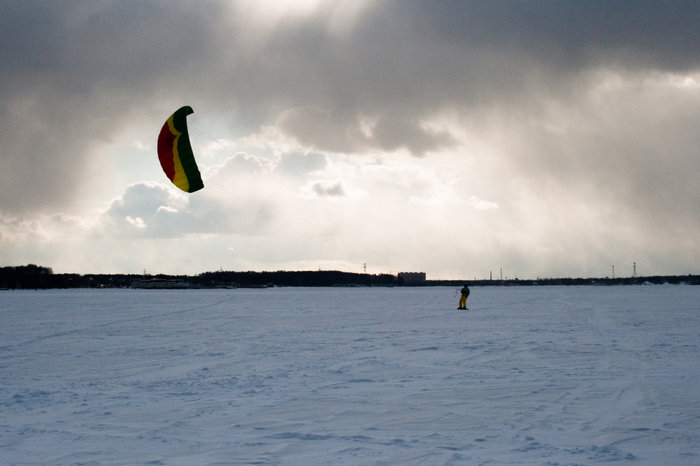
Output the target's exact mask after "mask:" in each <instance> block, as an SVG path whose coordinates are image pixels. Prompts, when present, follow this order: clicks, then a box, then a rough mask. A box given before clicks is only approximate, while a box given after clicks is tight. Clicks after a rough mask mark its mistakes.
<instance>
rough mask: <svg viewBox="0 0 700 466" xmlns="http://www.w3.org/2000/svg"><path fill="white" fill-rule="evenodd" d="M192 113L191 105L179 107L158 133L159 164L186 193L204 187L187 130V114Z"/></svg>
mask: <svg viewBox="0 0 700 466" xmlns="http://www.w3.org/2000/svg"><path fill="white" fill-rule="evenodd" d="M192 113H194V110H192V107H189V106H184V107H180V108H179V109H177V110H176V111H175V113H173V114H172V115H170V118H168V119H167V120H166V121H165V124H164V125H163V128H162V129H161V130H160V135H158V159H160V165H161V167H163V171H164V172H165V174H166V176H167V177H168V178H169V179H170V181H172V182H173V184H174V185H175V186H177V187H178V188H180V189H182V190H183V191H185V192H186V193H193V192H195V191H199V190H200V189H202V188H203V187H204V183H202V177H201V175H200V174H199V168H197V162H195V160H194V154H193V153H192V146H191V145H190V137H189V135H188V132H187V115H191V114H192Z"/></svg>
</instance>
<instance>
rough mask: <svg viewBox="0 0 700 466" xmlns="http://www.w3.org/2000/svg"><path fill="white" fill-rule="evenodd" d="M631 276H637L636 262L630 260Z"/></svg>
mask: <svg viewBox="0 0 700 466" xmlns="http://www.w3.org/2000/svg"><path fill="white" fill-rule="evenodd" d="M632 278H637V263H636V262H632Z"/></svg>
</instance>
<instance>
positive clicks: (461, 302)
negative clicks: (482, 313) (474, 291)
mask: <svg viewBox="0 0 700 466" xmlns="http://www.w3.org/2000/svg"><path fill="white" fill-rule="evenodd" d="M468 297H469V286H467V285H464V287H463V288H462V296H461V297H460V298H459V307H458V308H457V309H466V308H467V298H468Z"/></svg>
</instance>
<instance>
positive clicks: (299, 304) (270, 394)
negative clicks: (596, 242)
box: [0, 286, 700, 465]
mask: <svg viewBox="0 0 700 466" xmlns="http://www.w3.org/2000/svg"><path fill="white" fill-rule="evenodd" d="M455 291H456V290H455V289H452V288H323V289H321V288H277V289H263V290H168V291H166V290H49V291H0V322H2V325H0V463H1V464H3V465H14V464H18V465H19V464H21V465H40V464H41V465H44V464H51V465H69V464H82V465H101V464H109V465H135V464H151V465H218V464H264V465H276V464H280V465H286V464H292V465H312V464H323V465H325V464H333V465H340V464H349V465H375V464H376V465H383V464H387V465H443V464H444V465H449V464H469V465H471V464H516V465H523V464H536V465H542V464H562V465H568V464H600V463H606V464H609V463H624V464H640V465H641V464H644V465H662V464H664V465H666V464H668V465H670V464H674V465H698V464H700V350H699V348H698V345H699V344H700V287H697V286H626V287H623V286H616V287H514V288H495V287H494V288H472V295H471V297H470V298H469V303H468V306H469V308H470V310H469V311H458V310H457V309H456V307H457V300H458V298H457V296H456V294H455Z"/></svg>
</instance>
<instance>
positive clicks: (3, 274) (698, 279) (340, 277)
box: [0, 264, 700, 289]
mask: <svg viewBox="0 0 700 466" xmlns="http://www.w3.org/2000/svg"><path fill="white" fill-rule="evenodd" d="M144 280H146V281H148V280H168V281H177V282H179V283H182V284H184V285H186V287H189V288H262V287H273V286H277V287H279V286H289V287H304V286H308V287H311V286H314V287H330V286H457V287H461V286H463V285H464V284H468V285H469V286H544V285H641V284H657V285H658V284H666V283H668V284H688V285H700V275H670V276H669V275H659V276H647V277H626V278H608V277H604V278H544V279H542V278H538V279H534V280H528V279H525V280H520V279H517V278H516V279H509V280H491V279H485V280H425V281H424V282H418V283H416V282H410V283H409V282H404V280H403V279H402V277H400V276H397V275H391V274H378V275H372V274H362V273H351V272H341V271H337V270H319V271H276V272H250V271H248V272H235V271H216V272H204V273H201V274H198V275H165V274H158V275H138V274H76V273H54V272H53V270H52V269H51V268H50V267H42V266H38V265H35V264H29V265H21V266H6V267H0V289H52V288H131V287H133V286H134V285H135V283H138V282H142V281H144Z"/></svg>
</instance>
